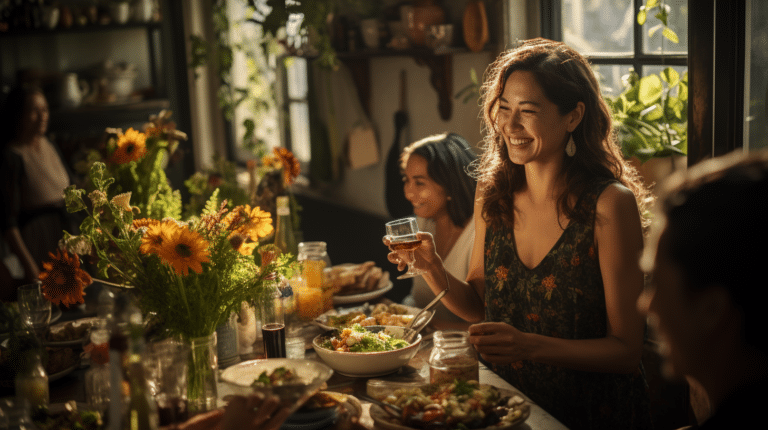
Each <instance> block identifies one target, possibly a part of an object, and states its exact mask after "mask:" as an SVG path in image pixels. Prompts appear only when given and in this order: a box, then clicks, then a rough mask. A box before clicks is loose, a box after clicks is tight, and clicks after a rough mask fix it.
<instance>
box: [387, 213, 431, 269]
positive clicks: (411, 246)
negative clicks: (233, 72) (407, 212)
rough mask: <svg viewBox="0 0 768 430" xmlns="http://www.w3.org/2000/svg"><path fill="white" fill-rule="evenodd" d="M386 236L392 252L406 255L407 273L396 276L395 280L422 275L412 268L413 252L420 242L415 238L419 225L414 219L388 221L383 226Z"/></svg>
mask: <svg viewBox="0 0 768 430" xmlns="http://www.w3.org/2000/svg"><path fill="white" fill-rule="evenodd" d="M385 225H386V227H387V235H389V236H390V243H389V247H390V248H391V249H392V250H393V251H397V252H398V253H399V252H406V253H407V254H408V259H407V260H406V261H407V263H408V271H407V272H405V273H403V274H402V275H400V276H398V277H397V279H406V278H412V277H414V276H418V275H421V274H422V273H424V272H423V271H422V270H419V269H416V268H415V267H413V261H414V257H413V251H415V250H416V249H418V247H420V246H421V241H420V240H419V239H418V238H417V237H416V233H418V232H419V224H418V223H417V222H416V218H414V217H407V218H400V219H396V220H394V221H390V222H388V223H386V224H385Z"/></svg>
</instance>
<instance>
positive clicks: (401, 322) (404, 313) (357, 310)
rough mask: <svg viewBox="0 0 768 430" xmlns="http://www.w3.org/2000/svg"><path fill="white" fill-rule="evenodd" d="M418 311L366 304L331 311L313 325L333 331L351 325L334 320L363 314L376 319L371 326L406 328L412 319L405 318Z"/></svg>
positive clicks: (393, 305)
mask: <svg viewBox="0 0 768 430" xmlns="http://www.w3.org/2000/svg"><path fill="white" fill-rule="evenodd" d="M419 311H421V309H419V308H416V307H413V306H406V305H401V304H398V303H392V304H384V303H379V304H377V305H374V306H371V305H369V304H367V303H366V304H363V305H360V306H355V307H351V308H346V309H331V310H329V311H327V312H325V313H324V314H322V315H320V316H319V317H317V318H315V319H314V320H313V323H314V324H315V325H317V326H318V327H320V328H322V329H324V330H334V329H337V328H341V327H348V326H349V325H351V323H344V324H341V323H342V322H344V321H343V320H339V321H338V323H335V322H334V318H339V317H346V316H353V315H359V314H365V315H366V316H369V317H375V318H376V320H377V321H376V323H375V324H371V325H392V326H401V327H406V326H407V325H408V323H409V322H410V321H411V320H412V319H413V318H407V317H408V316H410V317H413V316H415V315H416V314H418V313H419ZM383 314H391V315H393V316H394V318H387V317H386V316H385V315H383ZM379 315H381V317H377V316H379ZM432 315H434V311H432ZM403 317H405V318H403Z"/></svg>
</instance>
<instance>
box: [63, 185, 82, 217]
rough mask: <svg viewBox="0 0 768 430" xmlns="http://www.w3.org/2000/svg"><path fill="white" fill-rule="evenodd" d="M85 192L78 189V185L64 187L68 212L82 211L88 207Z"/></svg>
mask: <svg viewBox="0 0 768 430" xmlns="http://www.w3.org/2000/svg"><path fill="white" fill-rule="evenodd" d="M84 194H85V190H78V189H77V185H70V186H68V187H67V188H65V189H64V202H65V204H66V207H67V212H69V213H74V212H80V211H81V210H83V209H85V208H86V206H85V202H84V201H83V195H84Z"/></svg>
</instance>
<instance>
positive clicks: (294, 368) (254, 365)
mask: <svg viewBox="0 0 768 430" xmlns="http://www.w3.org/2000/svg"><path fill="white" fill-rule="evenodd" d="M331 375H333V370H332V369H331V368H330V367H328V366H326V365H325V364H323V363H320V362H319V361H315V360H303V359H291V358H267V359H260V360H249V361H244V362H242V363H238V364H235V365H233V366H230V367H227V368H226V369H224V370H223V371H222V372H221V380H222V381H223V382H224V383H225V385H226V386H227V388H229V390H227V391H231V392H233V393H234V394H248V393H250V392H254V391H256V392H260V393H263V394H264V395H274V396H277V397H278V398H279V399H280V401H281V402H282V403H283V404H284V405H286V406H289V407H290V408H291V411H292V412H293V411H295V410H296V409H298V408H299V407H300V406H301V405H303V404H304V402H306V401H307V400H308V399H309V398H310V397H312V396H313V395H314V394H315V393H317V392H318V391H319V390H320V387H321V386H322V385H323V383H324V382H325V381H327V380H328V378H330V377H331Z"/></svg>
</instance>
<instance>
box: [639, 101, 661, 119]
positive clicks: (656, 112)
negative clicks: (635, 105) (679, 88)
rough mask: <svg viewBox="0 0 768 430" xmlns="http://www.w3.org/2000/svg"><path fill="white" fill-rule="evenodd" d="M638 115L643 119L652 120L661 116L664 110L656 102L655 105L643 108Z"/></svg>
mask: <svg viewBox="0 0 768 430" xmlns="http://www.w3.org/2000/svg"><path fill="white" fill-rule="evenodd" d="M640 117H641V118H642V119H643V120H644V121H648V122H653V121H656V120H659V119H661V118H663V117H664V112H663V110H662V109H661V106H659V105H658V104H655V105H651V106H649V107H648V108H646V109H645V110H643V112H640Z"/></svg>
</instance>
